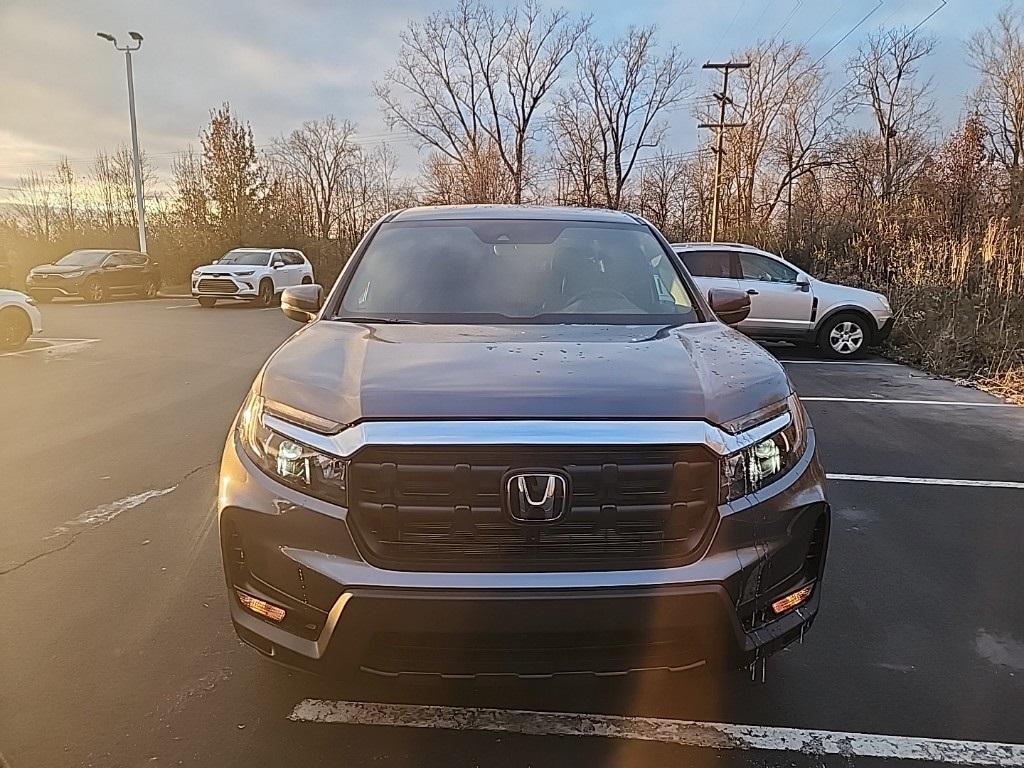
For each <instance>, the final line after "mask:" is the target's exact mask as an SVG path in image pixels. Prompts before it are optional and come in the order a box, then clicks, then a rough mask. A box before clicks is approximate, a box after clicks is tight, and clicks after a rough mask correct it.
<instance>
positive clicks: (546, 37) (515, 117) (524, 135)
mask: <svg viewBox="0 0 1024 768" xmlns="http://www.w3.org/2000/svg"><path fill="white" fill-rule="evenodd" d="M506 23H507V27H508V31H509V37H508V41H507V42H506V43H505V45H503V46H502V47H501V70H502V71H501V75H502V77H501V79H500V80H499V81H498V82H494V81H491V80H488V81H487V82H486V86H487V96H488V103H489V105H490V108H491V120H490V121H489V122H486V123H485V124H484V125H485V127H486V130H487V131H488V135H489V136H490V137H491V139H492V140H493V142H494V145H495V147H497V149H498V152H499V154H500V156H501V160H502V163H504V165H505V168H506V169H507V170H508V172H509V174H510V175H511V176H512V189H513V198H514V199H513V202H516V203H521V202H522V201H523V191H524V189H525V187H526V184H527V180H526V179H525V178H524V176H525V172H526V168H527V162H528V158H527V144H528V143H529V142H530V141H532V140H533V139H534V138H535V131H534V123H535V122H536V117H537V115H538V113H539V111H540V109H541V107H542V105H543V103H544V101H545V99H546V98H547V96H548V94H549V93H550V92H551V90H552V88H553V87H554V86H555V84H556V82H557V81H558V76H559V73H560V70H561V68H562V64H563V63H564V62H565V60H566V58H568V56H569V54H570V53H571V52H572V50H573V48H574V47H575V46H576V44H577V43H578V42H579V41H580V39H581V38H582V37H583V35H584V34H585V33H586V31H587V29H588V28H589V26H590V20H589V19H582V20H576V21H573V20H571V19H570V18H569V14H568V12H567V11H565V10H562V9H558V10H554V11H551V12H550V13H544V12H543V10H542V8H541V6H540V4H539V3H538V2H536V1H535V0H526V2H525V3H524V4H523V5H522V6H520V7H515V8H513V9H512V10H511V11H510V12H509V15H508V17H507V22H506Z"/></svg>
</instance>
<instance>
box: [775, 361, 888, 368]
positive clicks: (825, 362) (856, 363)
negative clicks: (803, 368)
mask: <svg viewBox="0 0 1024 768" xmlns="http://www.w3.org/2000/svg"><path fill="white" fill-rule="evenodd" d="M779 362H780V363H782V364H783V365H891V366H896V367H900V366H901V365H902V363H890V362H884V363H883V362H875V361H874V360H779Z"/></svg>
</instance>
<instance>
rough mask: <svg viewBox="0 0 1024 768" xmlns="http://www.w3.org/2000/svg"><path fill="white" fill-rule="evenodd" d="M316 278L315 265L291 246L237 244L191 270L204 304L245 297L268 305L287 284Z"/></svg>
mask: <svg viewBox="0 0 1024 768" xmlns="http://www.w3.org/2000/svg"><path fill="white" fill-rule="evenodd" d="M312 282H313V265H312V264H310V263H309V260H308V259H307V258H306V257H305V256H304V255H303V253H302V251H296V250H294V249H292V248H235V249H234V250H233V251H228V252H227V253H225V254H224V255H223V256H222V257H221V258H219V259H217V261H215V262H213V264H207V265H206V266H203V267H199V268H197V269H196V270H195V271H194V272H193V273H192V295H193V296H194V297H195V298H196V299H198V300H199V303H200V304H201V305H202V306H204V307H212V306H213V305H214V304H216V303H217V301H218V300H219V299H245V300H248V301H253V302H255V303H257V304H259V305H260V306H263V307H266V306H269V305H270V303H271V302H272V301H273V300H274V296H276V295H278V294H280V293H281V291H283V290H284V289H285V288H289V287H291V286H293V285H303V284H305V283H312Z"/></svg>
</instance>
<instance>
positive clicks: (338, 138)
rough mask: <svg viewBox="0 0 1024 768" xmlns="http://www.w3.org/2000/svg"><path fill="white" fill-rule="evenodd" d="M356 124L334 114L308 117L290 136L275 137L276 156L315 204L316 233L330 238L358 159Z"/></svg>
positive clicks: (307, 200)
mask: <svg viewBox="0 0 1024 768" xmlns="http://www.w3.org/2000/svg"><path fill="white" fill-rule="evenodd" d="M354 133H355V127H354V126H353V125H352V123H350V122H349V121H347V120H343V121H341V122H338V121H337V120H336V119H335V118H334V116H333V115H329V116H328V117H326V118H324V119H323V120H308V121H306V122H305V123H303V124H302V127H301V128H297V129H296V130H294V131H292V132H291V133H290V134H289V135H288V136H287V137H281V138H279V139H275V140H274V142H273V151H272V158H273V160H274V161H275V162H276V163H277V164H278V165H279V166H280V167H281V168H282V169H284V170H285V171H286V173H287V175H288V176H289V177H290V178H291V179H292V180H293V181H294V182H296V183H297V184H298V185H299V187H300V188H301V190H302V197H303V199H304V200H305V201H306V202H307V203H308V204H309V205H310V206H311V207H312V211H313V218H314V223H315V229H314V231H313V232H312V234H313V235H315V236H316V237H321V238H328V237H330V236H331V233H332V231H333V230H334V225H335V220H336V216H337V205H336V199H337V197H338V195H339V194H340V193H341V185H342V181H343V180H344V177H345V174H346V173H347V172H348V171H349V170H350V169H351V168H352V167H353V165H354V164H355V162H356V159H357V156H358V153H359V148H358V146H357V145H356V144H355V142H354V141H353V140H352V137H353V134H354Z"/></svg>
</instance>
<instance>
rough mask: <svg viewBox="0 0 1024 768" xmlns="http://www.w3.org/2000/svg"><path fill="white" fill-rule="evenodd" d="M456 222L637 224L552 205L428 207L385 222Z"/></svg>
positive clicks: (603, 212) (625, 217)
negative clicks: (509, 220)
mask: <svg viewBox="0 0 1024 768" xmlns="http://www.w3.org/2000/svg"><path fill="white" fill-rule="evenodd" d="M457 219H462V220H465V219H474V220H480V219H521V220H523V221H537V220H541V221H592V222H615V223H620V224H639V223H641V220H640V219H638V218H637V217H635V216H633V215H632V214H629V213H624V212H623V211H611V210H607V209H605V208H570V207H568V206H554V205H431V206H420V207H416V208H406V209H404V210H400V211H396V212H394V213H393V214H392V215H391V217H390V218H389V219H388V221H445V220H457Z"/></svg>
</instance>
